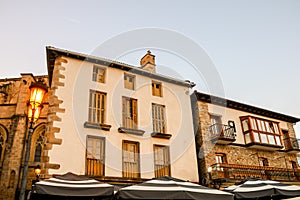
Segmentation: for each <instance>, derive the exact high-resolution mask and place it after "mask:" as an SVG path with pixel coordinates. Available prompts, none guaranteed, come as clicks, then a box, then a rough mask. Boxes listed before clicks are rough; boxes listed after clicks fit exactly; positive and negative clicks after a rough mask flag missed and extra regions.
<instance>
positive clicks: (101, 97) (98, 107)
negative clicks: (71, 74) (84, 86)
mask: <svg viewBox="0 0 300 200" xmlns="http://www.w3.org/2000/svg"><path fill="white" fill-rule="evenodd" d="M105 104H106V94H105V93H102V92H98V91H94V90H90V102H89V122H92V123H99V124H103V123H104V121H105V120H104V118H105Z"/></svg>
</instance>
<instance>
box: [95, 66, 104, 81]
mask: <svg viewBox="0 0 300 200" xmlns="http://www.w3.org/2000/svg"><path fill="white" fill-rule="evenodd" d="M105 71H106V69H105V68H104V67H99V66H95V65H94V67H93V81H96V82H99V83H104V82H105Z"/></svg>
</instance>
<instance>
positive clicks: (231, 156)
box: [196, 101, 297, 183]
mask: <svg viewBox="0 0 300 200" xmlns="http://www.w3.org/2000/svg"><path fill="white" fill-rule="evenodd" d="M197 105H198V110H199V119H200V120H199V129H198V131H197V132H196V141H197V144H198V146H199V147H198V159H199V162H198V163H199V167H200V169H199V173H200V180H202V183H203V182H209V180H210V177H209V173H208V171H207V170H208V168H209V167H210V166H212V165H214V164H216V153H220V154H225V155H226V160H227V163H228V164H236V165H250V166H260V163H259V157H264V158H267V159H268V163H269V166H270V167H276V168H284V169H286V168H289V169H291V168H292V164H291V161H294V162H297V157H296V154H295V153H294V154H293V153H287V152H285V151H284V150H280V151H266V150H261V149H255V148H249V147H246V146H244V145H243V144H228V145H221V144H216V143H212V142H211V140H210V139H211V138H210V137H209V129H208V127H209V126H210V125H211V124H210V115H209V108H208V103H206V102H201V101H198V104H197ZM287 125H288V130H289V134H290V137H296V134H295V131H294V128H293V124H292V123H287Z"/></svg>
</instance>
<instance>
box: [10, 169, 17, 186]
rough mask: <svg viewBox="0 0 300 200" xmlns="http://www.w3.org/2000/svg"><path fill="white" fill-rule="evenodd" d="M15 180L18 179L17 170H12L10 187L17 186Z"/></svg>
mask: <svg viewBox="0 0 300 200" xmlns="http://www.w3.org/2000/svg"><path fill="white" fill-rule="evenodd" d="M15 180H16V171H15V170H12V171H11V172H10V177H9V184H8V188H14V187H15Z"/></svg>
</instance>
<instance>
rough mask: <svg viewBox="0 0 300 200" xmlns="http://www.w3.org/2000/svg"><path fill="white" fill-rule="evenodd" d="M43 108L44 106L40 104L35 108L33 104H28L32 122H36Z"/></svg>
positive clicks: (29, 117)
mask: <svg viewBox="0 0 300 200" xmlns="http://www.w3.org/2000/svg"><path fill="white" fill-rule="evenodd" d="M41 110H42V106H39V107H37V108H35V109H34V108H33V107H32V105H31V104H29V105H28V112H27V116H28V119H29V121H30V122H36V121H37V120H38V118H39V117H40V114H41Z"/></svg>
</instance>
